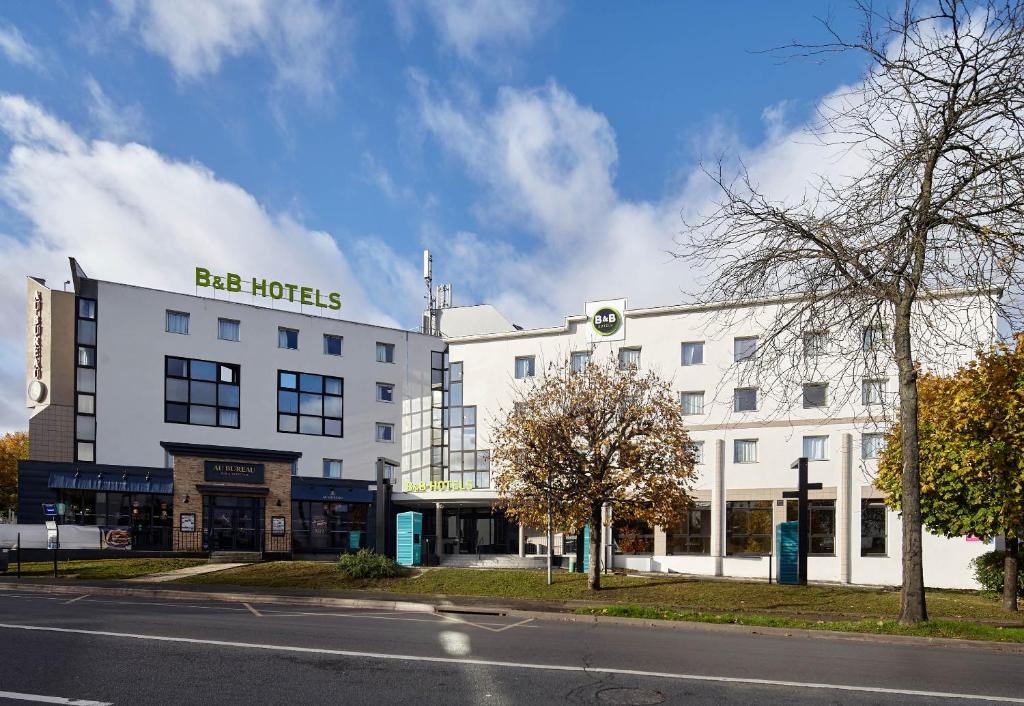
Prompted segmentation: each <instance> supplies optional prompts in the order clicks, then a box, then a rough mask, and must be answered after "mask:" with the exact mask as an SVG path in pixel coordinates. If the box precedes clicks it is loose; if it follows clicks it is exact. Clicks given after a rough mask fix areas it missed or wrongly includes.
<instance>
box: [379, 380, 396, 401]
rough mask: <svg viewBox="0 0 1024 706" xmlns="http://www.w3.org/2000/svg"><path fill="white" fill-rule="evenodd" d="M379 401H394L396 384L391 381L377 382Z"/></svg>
mask: <svg viewBox="0 0 1024 706" xmlns="http://www.w3.org/2000/svg"><path fill="white" fill-rule="evenodd" d="M377 401H378V402H394V401H395V386H394V385H392V384H391V383H389V382H378V383H377Z"/></svg>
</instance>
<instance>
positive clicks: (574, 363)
mask: <svg viewBox="0 0 1024 706" xmlns="http://www.w3.org/2000/svg"><path fill="white" fill-rule="evenodd" d="M589 362H590V353H589V352H588V351H578V352H576V353H572V354H571V355H570V356H569V368H570V370H572V371H573V372H574V373H582V372H583V370H584V368H586V367H587V364H588V363H589Z"/></svg>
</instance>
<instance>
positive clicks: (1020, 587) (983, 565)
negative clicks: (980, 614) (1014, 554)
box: [971, 551, 1024, 598]
mask: <svg viewBox="0 0 1024 706" xmlns="http://www.w3.org/2000/svg"><path fill="white" fill-rule="evenodd" d="M1005 558H1006V552H998V551H996V552H988V553H987V554H982V555H981V556H979V557H977V558H975V559H971V568H972V569H974V578H976V579H977V580H978V583H980V584H981V587H982V588H983V589H984V590H986V591H991V592H992V593H1002V592H1003V560H1004V559H1005ZM1017 595H1018V596H1021V597H1022V598H1024V571H1020V572H1019V573H1018V575H1017Z"/></svg>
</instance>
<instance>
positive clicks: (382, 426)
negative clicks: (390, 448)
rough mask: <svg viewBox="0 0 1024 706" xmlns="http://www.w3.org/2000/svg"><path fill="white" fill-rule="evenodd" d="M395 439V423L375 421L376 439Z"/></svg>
mask: <svg viewBox="0 0 1024 706" xmlns="http://www.w3.org/2000/svg"><path fill="white" fill-rule="evenodd" d="M394 440H395V425H394V424H389V423H387V422H377V441H380V442H382V443H392V442H394Z"/></svg>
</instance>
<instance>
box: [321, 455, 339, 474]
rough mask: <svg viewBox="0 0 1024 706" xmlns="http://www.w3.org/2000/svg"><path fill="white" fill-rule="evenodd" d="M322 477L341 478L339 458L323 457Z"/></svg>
mask: <svg viewBox="0 0 1024 706" xmlns="http://www.w3.org/2000/svg"><path fill="white" fill-rule="evenodd" d="M324 478H341V460H340V459H336V458H325V459H324Z"/></svg>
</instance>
